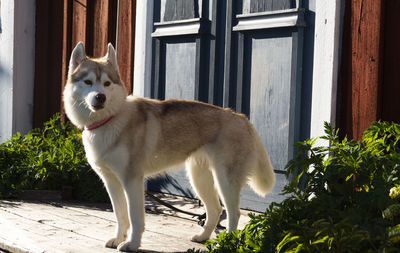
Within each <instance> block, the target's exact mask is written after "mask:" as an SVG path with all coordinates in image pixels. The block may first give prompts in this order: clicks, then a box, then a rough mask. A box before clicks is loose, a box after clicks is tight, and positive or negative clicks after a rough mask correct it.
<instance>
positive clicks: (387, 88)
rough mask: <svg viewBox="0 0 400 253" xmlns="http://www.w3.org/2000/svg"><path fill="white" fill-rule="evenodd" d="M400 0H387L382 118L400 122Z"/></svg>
mask: <svg viewBox="0 0 400 253" xmlns="http://www.w3.org/2000/svg"><path fill="white" fill-rule="evenodd" d="M399 13H400V1H394V0H391V1H386V8H385V30H384V33H385V36H384V39H385V42H384V43H385V44H384V51H385V52H384V67H383V86H382V120H385V121H393V122H396V123H400V99H399V96H400V32H399V31H400V30H399V24H400V15H399Z"/></svg>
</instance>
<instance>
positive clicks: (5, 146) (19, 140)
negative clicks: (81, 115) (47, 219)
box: [0, 114, 108, 201]
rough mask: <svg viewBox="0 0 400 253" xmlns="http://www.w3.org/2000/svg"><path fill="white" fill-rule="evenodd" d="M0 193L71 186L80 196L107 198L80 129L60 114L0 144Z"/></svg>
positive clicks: (7, 196) (76, 194)
mask: <svg viewBox="0 0 400 253" xmlns="http://www.w3.org/2000/svg"><path fill="white" fill-rule="evenodd" d="M0 180H1V181H0V197H1V198H9V197H16V196H17V195H18V194H19V192H20V191H21V190H62V188H63V187H72V189H73V196H74V197H75V198H77V199H81V200H91V201H104V200H108V198H107V194H106V192H105V190H104V187H103V185H102V183H101V182H100V179H99V178H98V177H97V175H96V174H95V173H94V172H93V170H92V169H90V166H89V164H88V163H87V161H86V158H85V153H84V149H83V145H82V142H81V133H80V131H79V130H78V129H76V128H74V127H73V126H72V125H71V124H70V123H69V122H67V123H62V122H61V121H60V116H59V115H58V114H57V115H55V116H54V117H53V118H51V119H50V120H49V121H48V122H46V123H45V124H44V126H43V128H42V129H33V130H32V131H30V132H29V133H28V134H26V135H25V136H21V134H19V133H17V134H15V135H14V136H12V137H11V139H10V140H9V141H7V142H5V143H2V144H1V145H0Z"/></svg>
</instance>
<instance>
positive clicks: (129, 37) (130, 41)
mask: <svg viewBox="0 0 400 253" xmlns="http://www.w3.org/2000/svg"><path fill="white" fill-rule="evenodd" d="M120 4H121V6H120V20H119V22H120V25H119V29H120V30H119V41H117V43H118V45H117V46H116V47H117V49H118V64H119V72H120V74H121V79H122V81H123V82H124V84H125V87H126V89H127V90H128V92H129V93H131V92H132V91H133V85H134V84H133V68H134V58H135V20H136V1H131V0H122V1H120Z"/></svg>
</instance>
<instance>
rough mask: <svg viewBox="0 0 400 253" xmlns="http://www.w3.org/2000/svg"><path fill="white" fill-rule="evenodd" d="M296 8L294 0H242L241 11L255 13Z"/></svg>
mask: <svg viewBox="0 0 400 253" xmlns="http://www.w3.org/2000/svg"><path fill="white" fill-rule="evenodd" d="M291 8H296V1H295V0H243V3H242V13H243V14H248V13H256V12H265V11H276V10H285V9H291Z"/></svg>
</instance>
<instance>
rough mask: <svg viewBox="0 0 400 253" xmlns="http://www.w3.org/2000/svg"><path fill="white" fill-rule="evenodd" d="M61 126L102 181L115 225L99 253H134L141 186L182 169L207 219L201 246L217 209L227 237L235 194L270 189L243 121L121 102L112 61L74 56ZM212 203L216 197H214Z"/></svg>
mask: <svg viewBox="0 0 400 253" xmlns="http://www.w3.org/2000/svg"><path fill="white" fill-rule="evenodd" d="M63 95H64V106H65V112H66V114H67V116H68V118H69V119H70V120H71V121H72V123H73V124H75V125H76V126H77V127H78V128H81V129H83V133H82V140H83V144H84V146H85V152H86V156H87V159H88V161H89V163H90V165H91V167H92V168H93V169H94V170H95V171H96V173H97V174H98V175H99V176H100V178H101V179H102V180H103V182H104V185H105V187H106V189H107V191H108V194H109V196H110V199H111V202H112V206H113V209H114V212H115V215H116V219H117V228H116V234H115V237H114V238H111V239H110V240H109V241H107V242H106V247H110V248H118V250H120V251H134V250H137V249H138V248H139V246H140V240H141V237H142V233H143V231H144V216H145V211H144V178H145V177H149V176H153V175H156V174H159V173H162V172H164V171H166V170H167V169H168V168H172V167H176V166H177V165H179V164H182V163H186V169H187V174H188V176H189V178H190V181H191V184H192V185H193V187H194V189H195V191H196V194H197V195H198V197H199V198H200V199H201V200H202V201H203V203H204V205H205V209H206V213H207V218H206V222H205V225H204V226H203V228H202V230H201V231H200V232H199V233H198V234H197V235H194V236H193V237H192V238H191V239H192V240H193V241H196V242H202V241H205V240H207V239H209V237H210V235H211V233H212V232H213V231H214V229H215V227H216V225H217V223H218V221H219V217H220V215H221V211H222V207H221V205H220V200H219V197H221V199H222V202H223V204H224V206H225V208H226V210H227V216H228V217H227V219H228V226H227V230H228V232H231V231H234V230H236V228H237V224H238V220H239V216H240V212H239V200H240V191H241V189H242V188H243V186H245V185H246V184H249V185H250V186H251V187H252V188H253V189H254V191H255V192H256V193H258V194H259V195H262V196H264V195H265V194H266V193H268V192H269V191H270V190H271V189H272V187H273V186H274V183H275V174H274V171H273V168H272V165H271V161H270V159H269V157H268V154H267V152H266V150H265V147H264V145H263V144H262V142H261V140H260V137H259V135H258V133H257V132H256V130H255V128H254V127H253V125H252V124H251V123H250V122H249V120H248V119H247V118H246V117H245V116H244V115H242V114H238V113H235V112H233V111H232V110H230V109H223V108H220V107H217V106H213V105H209V104H206V103H201V102H197V101H188V100H166V101H159V100H153V99H147V98H137V97H135V96H133V95H131V96H127V92H126V90H125V87H124V85H123V83H122V81H121V77H120V74H119V69H118V64H117V59H116V54H115V50H114V48H113V46H112V45H111V44H108V51H107V54H106V55H105V56H104V57H102V58H89V57H87V56H86V54H85V49H84V47H83V44H82V42H80V43H78V45H77V46H76V47H75V48H74V50H73V52H72V55H71V59H70V63H69V71H68V80H67V83H66V85H65V89H64V94H63ZM218 196H219V197H218Z"/></svg>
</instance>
